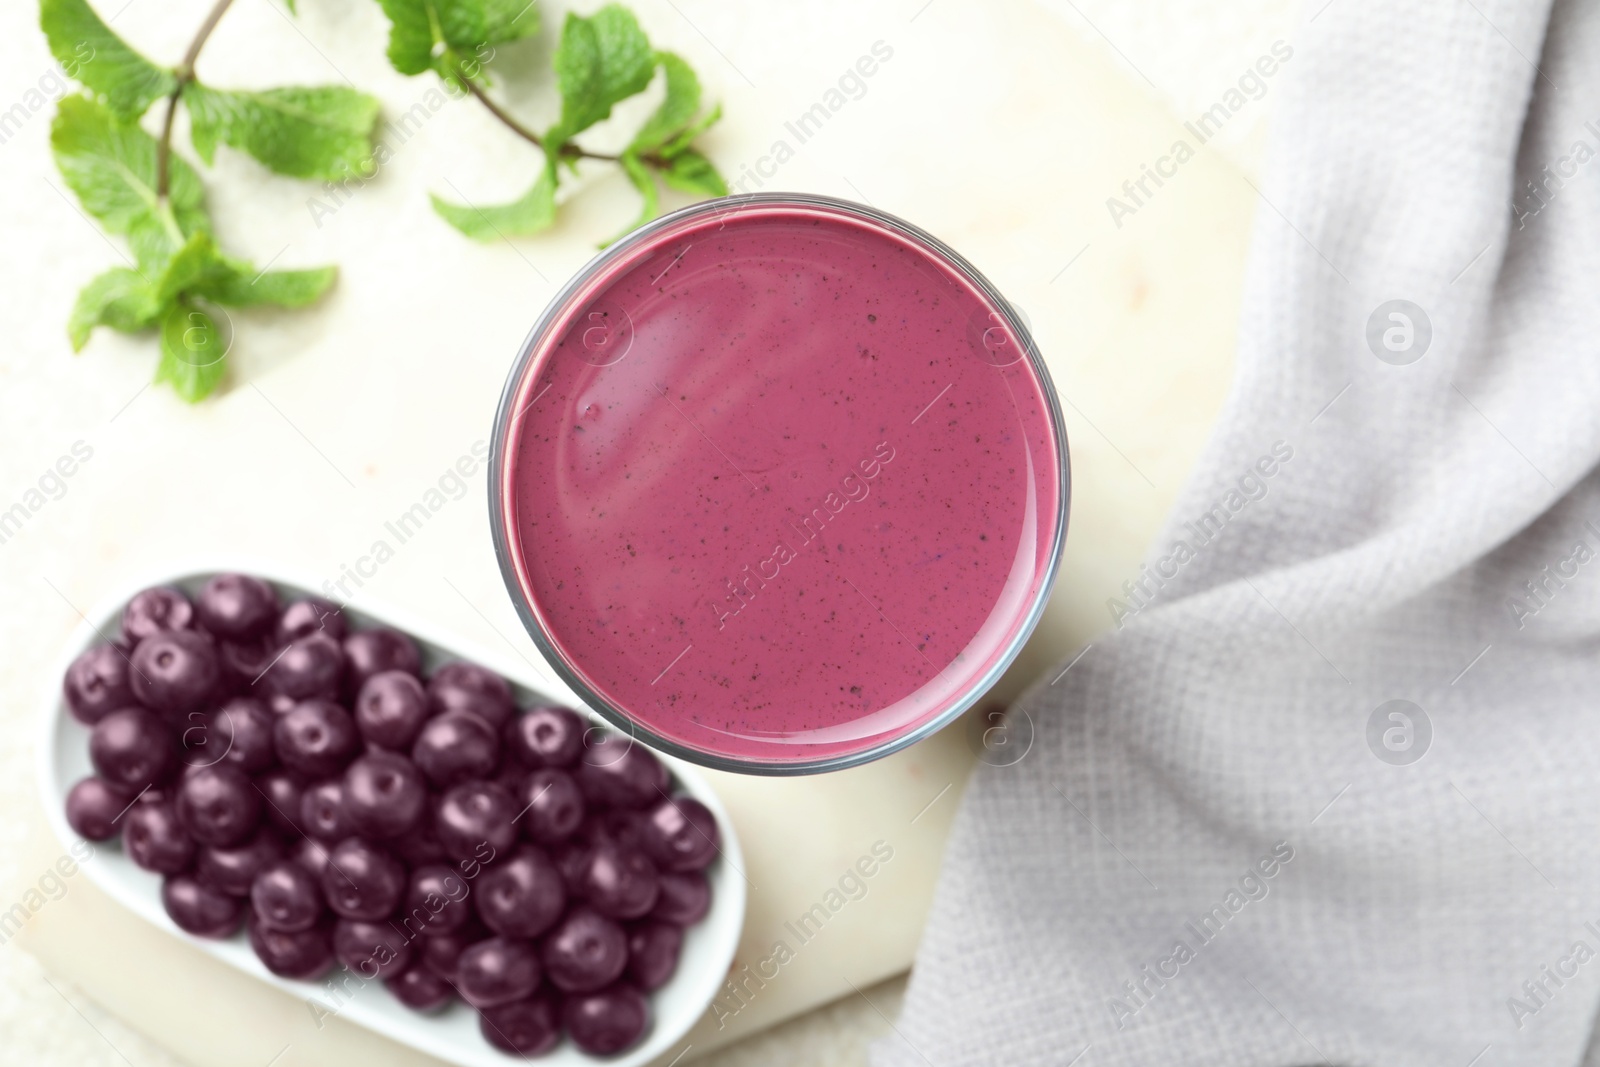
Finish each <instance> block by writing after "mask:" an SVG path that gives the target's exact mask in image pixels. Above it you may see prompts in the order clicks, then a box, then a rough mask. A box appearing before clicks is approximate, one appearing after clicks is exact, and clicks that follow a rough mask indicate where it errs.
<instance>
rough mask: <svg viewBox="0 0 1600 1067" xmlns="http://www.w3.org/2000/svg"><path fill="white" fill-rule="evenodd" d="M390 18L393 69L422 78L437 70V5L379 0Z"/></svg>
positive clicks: (414, 0)
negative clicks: (435, 56) (435, 48)
mask: <svg viewBox="0 0 1600 1067" xmlns="http://www.w3.org/2000/svg"><path fill="white" fill-rule="evenodd" d="M378 6H379V7H381V8H383V13H384V14H385V15H387V16H389V51H388V55H389V65H390V66H392V67H394V69H395V70H397V71H399V72H400V73H401V74H422V73H424V72H426V71H428V70H431V69H432V68H433V60H434V55H433V45H434V41H435V40H437V38H436V37H435V35H434V28H435V27H436V26H437V25H438V22H437V20H436V19H435V18H434V17H433V11H432V8H433V7H434V5H433V4H431V3H429V2H428V0H378Z"/></svg>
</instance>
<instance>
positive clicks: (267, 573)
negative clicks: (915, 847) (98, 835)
mask: <svg viewBox="0 0 1600 1067" xmlns="http://www.w3.org/2000/svg"><path fill="white" fill-rule="evenodd" d="M225 571H239V572H242V573H245V574H254V575H257V576H259V577H261V578H264V579H266V580H267V581H269V582H271V583H272V584H273V585H274V586H275V587H277V589H278V592H279V594H280V595H281V596H282V597H283V599H284V600H285V601H286V602H287V601H289V600H293V599H297V598H299V597H303V596H322V595H323V594H322V593H321V592H320V591H319V590H318V588H317V586H316V585H315V584H314V583H313V582H311V581H307V580H304V579H296V578H293V577H288V576H286V575H284V574H283V572H282V570H281V568H278V567H274V566H271V565H262V564H260V563H258V562H255V561H246V560H237V559H229V560H223V561H220V562H218V563H216V564H214V565H213V564H212V562H211V561H207V563H206V565H203V566H194V565H189V566H185V567H181V568H173V569H170V570H166V571H162V572H159V573H156V574H153V575H150V576H148V577H146V578H145V579H144V580H143V581H140V582H138V583H137V584H134V585H129V586H127V587H126V588H124V589H122V590H120V591H118V592H116V593H115V594H114V595H112V596H110V597H108V598H107V599H105V600H103V601H102V602H100V603H99V604H98V605H96V607H95V608H94V609H93V610H92V611H90V612H89V613H88V614H87V616H86V617H85V618H84V620H83V621H82V623H80V625H79V626H78V628H77V630H75V631H74V633H73V636H72V639H71V640H70V641H69V642H68V644H67V647H66V648H65V649H64V650H63V653H62V655H61V658H60V661H59V662H58V663H56V664H55V665H54V666H53V667H52V670H51V674H50V677H49V684H48V686H47V688H46V693H45V699H44V713H43V715H42V729H43V736H42V738H41V739H40V740H41V743H40V745H39V783H40V788H41V790H42V791H43V794H44V806H45V810H46V812H47V813H48V815H49V819H50V824H51V826H52V828H53V829H54V830H55V833H56V836H57V837H58V838H59V839H60V840H61V842H62V844H64V845H69V846H70V845H71V844H72V843H74V842H76V841H78V840H79V838H78V835H77V834H76V833H74V832H73V830H72V828H71V827H70V826H68V825H67V820H66V814H65V803H66V797H67V791H68V790H69V789H71V787H72V785H73V783H75V782H76V781H78V779H80V778H83V777H84V776H86V775H89V774H92V773H93V768H92V767H91V766H90V763H89V728H88V727H86V726H84V725H83V724H82V723H80V722H78V721H77V720H76V719H74V718H73V717H72V715H71V714H70V713H69V712H68V710H67V707H66V702H65V700H64V699H63V698H62V695H61V679H62V677H63V675H64V674H65V672H66V668H67V666H68V665H69V664H70V663H71V662H72V661H73V659H75V658H76V657H77V656H78V655H79V654H80V653H82V652H83V651H84V650H85V649H87V648H89V647H90V646H91V645H94V644H96V643H97V642H100V641H102V640H106V639H109V638H112V637H115V636H116V635H117V634H118V631H119V620H120V618H121V614H122V608H123V605H124V604H126V603H127V602H128V600H129V599H131V598H132V596H133V595H134V594H135V593H137V592H138V591H139V590H141V589H144V588H146V587H148V586H152V585H175V586H177V587H179V588H181V589H183V590H184V591H185V592H187V593H189V594H190V595H191V596H193V595H194V594H195V593H196V592H198V591H199V589H200V587H201V585H203V584H204V583H205V581H206V580H207V579H208V578H210V577H212V576H213V575H215V574H219V573H222V572H225ZM343 611H344V614H345V615H346V617H347V618H348V619H349V620H350V624H351V628H352V629H365V628H367V627H370V626H374V625H381V626H391V627H394V628H395V629H398V630H401V631H404V632H405V633H408V634H410V635H411V636H412V637H413V638H415V640H416V642H417V647H418V648H419V649H421V651H422V657H423V666H424V668H425V669H430V670H431V669H432V668H433V667H434V666H437V665H438V664H440V663H443V662H447V661H449V660H454V659H466V660H471V661H473V662H476V663H480V664H482V665H483V666H485V667H488V668H489V669H490V670H493V671H497V672H498V673H500V674H501V675H502V676H504V677H505V679H506V680H507V681H508V682H510V683H511V686H512V689H513V690H514V691H515V693H516V697H517V703H518V706H519V707H526V706H527V705H529V704H534V703H545V704H565V705H567V706H568V707H572V708H575V709H577V710H578V711H579V712H580V713H581V714H583V715H585V716H586V717H587V718H589V719H591V720H593V721H594V722H595V723H596V724H597V725H604V724H603V722H602V720H601V719H600V718H599V716H597V715H596V714H595V713H594V712H593V711H590V710H589V709H588V708H586V707H585V706H584V705H583V704H582V703H581V702H580V701H579V700H578V699H577V697H576V696H575V695H574V694H573V693H572V692H571V691H570V690H568V689H567V688H566V687H565V686H562V685H559V684H558V683H552V682H551V681H549V680H547V679H543V678H538V677H536V676H535V674H534V672H532V671H530V670H529V669H528V667H527V665H526V664H524V663H519V662H517V661H515V660H512V659H509V658H507V657H505V656H502V655H498V654H496V653H494V652H491V651H489V650H487V649H483V648H479V647H475V646H474V645H472V644H471V643H470V642H466V641H461V640H459V639H457V638H454V637H447V636H443V635H440V634H439V633H438V631H437V630H436V629H435V628H434V627H433V626H431V625H430V624H428V623H426V622H423V621H420V620H418V619H416V618H414V617H412V616H410V615H408V614H407V613H405V612H402V611H396V610H392V609H390V608H387V607H383V608H371V607H369V608H367V609H357V608H352V607H349V606H346V607H344V608H343ZM657 756H658V758H660V759H661V760H662V762H663V763H665V764H666V765H667V768H668V770H670V771H671V773H672V776H673V778H674V780H675V782H676V784H677V786H678V787H679V788H680V789H682V790H683V791H684V792H686V793H688V794H690V795H691V796H693V797H694V798H695V799H697V800H699V801H700V802H701V803H703V804H705V805H706V807H708V808H710V809H711V811H712V813H713V814H714V815H715V816H716V818H717V824H718V827H719V828H720V830H721V834H722V842H721V850H720V851H721V855H720V856H719V857H718V858H717V860H716V861H715V862H713V863H712V865H711V866H710V867H709V868H708V869H707V870H706V876H707V878H708V879H709V881H710V883H711V890H712V899H711V910H710V913H709V914H708V915H707V916H706V917H705V918H704V919H703V920H701V921H700V922H699V923H697V924H696V925H694V926H692V927H690V928H689V929H688V930H686V931H685V937H684V942H683V954H682V956H681V958H680V960H679V963H678V970H677V973H676V974H674V975H673V977H672V979H671V981H669V982H668V983H667V984H666V985H665V986H663V987H662V988H661V989H658V990H656V991H655V992H654V993H652V994H650V995H649V1000H650V1007H651V1014H652V1020H653V1021H652V1023H651V1028H650V1030H649V1031H648V1032H647V1034H646V1036H645V1038H644V1040H643V1041H641V1042H640V1043H639V1044H638V1045H636V1046H634V1047H633V1048H632V1049H630V1050H628V1051H627V1052H625V1053H623V1054H621V1055H619V1056H608V1057H605V1058H604V1059H599V1058H596V1057H592V1056H589V1055H587V1054H585V1053H583V1052H581V1051H580V1050H579V1049H577V1048H576V1047H575V1046H574V1045H573V1044H572V1042H571V1040H569V1039H566V1038H563V1039H562V1042H561V1044H560V1045H558V1046H557V1047H556V1048H555V1049H554V1050H552V1051H551V1052H549V1053H548V1054H546V1055H544V1056H541V1057H538V1058H536V1059H534V1060H531V1061H524V1060H520V1059H519V1058H517V1057H515V1056H510V1055H507V1054H506V1053H503V1052H501V1051H499V1050H498V1049H496V1048H494V1047H493V1046H492V1045H490V1044H489V1043H488V1042H487V1041H485V1040H484V1039H483V1035H482V1034H481V1033H480V1032H479V1030H478V1018H477V1013H476V1012H475V1011H473V1010H472V1009H471V1008H469V1007H467V1006H466V1005H465V1004H463V1003H460V1002H459V1001H458V1002H457V1003H455V1004H452V1005H451V1006H450V1007H449V1008H448V1009H446V1010H445V1011H444V1012H442V1013H441V1014H438V1015H418V1014H417V1013H415V1012H413V1011H411V1010H410V1009H408V1008H406V1007H405V1006H403V1005H402V1004H401V1003H400V1002H399V1001H398V1000H396V999H395V998H394V997H393V995H391V994H390V993H389V992H388V991H387V990H385V989H382V988H371V989H369V988H363V989H362V990H361V991H359V992H358V993H356V995H354V996H353V997H349V998H348V999H344V1000H342V1001H339V1002H338V1004H339V1006H338V1008H337V1010H335V1011H331V1012H330V1014H336V1015H338V1016H339V1017H341V1018H346V1019H349V1020H350V1021H351V1022H354V1023H356V1024H358V1025H360V1026H364V1027H366V1028H367V1029H369V1030H373V1031H375V1032H377V1033H379V1034H382V1035H383V1036H384V1037H387V1038H389V1039H390V1040H393V1041H398V1042H400V1043H401V1044H405V1045H409V1046H411V1047H412V1048H415V1049H418V1050H420V1051H422V1052H426V1053H428V1054H429V1055H431V1056H436V1057H438V1058H439V1059H441V1060H444V1061H446V1062H448V1063H453V1064H460V1065H461V1067H508V1065H510V1064H515V1063H519V1062H533V1063H539V1064H548V1065H550V1067H579V1065H584V1067H587V1065H592V1064H596V1063H605V1064H607V1065H608V1067H636V1065H639V1064H645V1063H648V1062H650V1061H651V1060H654V1059H655V1058H656V1057H658V1056H660V1055H661V1054H663V1053H664V1052H667V1051H668V1050H669V1049H670V1048H671V1046H672V1045H673V1043H674V1042H676V1041H677V1040H679V1039H680V1038H681V1037H682V1036H683V1035H684V1034H685V1033H687V1032H688V1030H689V1028H690V1027H691V1026H693V1025H694V1024H695V1022H696V1021H697V1020H698V1019H699V1018H700V1016H701V1014H702V1013H703V1012H704V1011H705V1009H706V1007H707V1006H708V1005H710V1003H711V1002H712V1000H713V999H714V998H715V997H716V995H717V993H718V991H719V990H720V989H721V987H722V984H723V981H724V979H725V978H726V977H727V973H728V967H729V965H730V964H731V963H732V961H733V956H734V951H735V950H736V949H737V947H738V944H739V935H740V932H741V930H742V929H743V926H744V910H745V883H744V876H743V874H742V871H743V869H744V861H743V858H742V856H741V853H740V850H739V840H738V837H737V836H736V835H735V833H734V829H733V823H732V821H731V820H730V819H729V818H728V813H727V811H726V810H725V809H724V808H723V806H722V802H721V801H720V800H719V799H718V797H717V795H716V793H715V792H713V791H712V789H711V786H710V785H709V784H708V783H707V782H706V781H705V779H703V778H702V777H700V774H699V773H698V771H697V770H696V769H695V768H694V767H693V766H691V765H690V764H687V763H684V762H683V761H681V760H678V759H674V758H673V757H671V756H666V755H662V754H660V753H657ZM95 847H96V855H95V859H94V860H93V862H91V863H87V864H85V865H84V870H85V871H87V872H88V874H89V877H90V878H91V879H92V880H93V881H94V882H95V884H97V885H99V886H100V887H101V888H102V889H104V890H105V891H106V892H107V893H109V894H110V895H111V896H112V897H114V898H116V900H117V901H118V902H119V903H121V904H122V905H123V906H124V907H126V908H128V910H129V911H132V912H133V913H134V914H136V915H138V916H139V917H140V918H142V919H144V920H145V921H146V922H150V923H153V924H154V925H155V926H157V927H159V928H160V929H162V930H165V931H167V932H168V933H169V934H171V935H173V936H174V937H177V938H180V939H182V940H184V941H186V942H188V943H189V944H192V945H195V946H198V947H199V948H200V949H202V950H203V951H205V952H208V953H210V954H211V955H212V956H215V957H216V958H217V959H219V960H222V961H224V962H226V963H228V964H230V965H231V966H233V967H236V968H238V969H239V970H241V971H244V972H245V973H247V974H251V975H254V976H255V977H257V978H259V979H260V980H261V981H263V982H266V983H268V984H269V985H273V986H276V987H277V988H279V989H281V990H284V991H285V992H287V993H289V994H290V995H292V996H297V997H300V998H302V999H304V1000H306V1001H308V1003H319V1004H321V1005H322V1008H323V1010H327V1009H329V1008H330V1007H331V1005H332V1004H333V1002H332V1001H329V1000H328V998H327V996H326V991H325V989H324V987H323V984H322V982H321V981H318V982H301V981H295V980H292V979H287V978H280V977H278V976H277V975H275V974H273V973H272V972H270V971H268V970H267V969H266V968H265V967H264V966H262V964H261V962H260V961H259V960H258V959H256V956H255V953H254V952H252V951H251V949H250V944H249V942H248V940H247V939H246V938H245V936H244V934H243V932H240V933H238V934H236V935H234V936H233V937H231V938H228V939H227V940H224V941H210V940H206V939H204V938H198V937H192V936H190V935H189V934H186V933H184V932H183V931H182V930H180V929H178V927H177V926H176V925H175V924H174V923H173V922H172V920H171V919H169V918H168V917H167V914H166V911H165V910H164V909H163V908H162V906H161V877H160V876H159V875H156V874H153V873H151V872H149V871H145V870H142V869H140V868H139V867H136V866H135V865H134V864H133V862H132V861H131V860H130V859H129V858H128V857H127V855H126V854H124V852H123V851H122V847H121V844H120V842H118V841H108V842H105V843H104V844H97V845H96V846H95ZM369 984H370V985H372V986H377V985H379V983H377V982H372V983H369ZM319 994H322V995H320V996H319ZM313 998H315V999H313Z"/></svg>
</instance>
